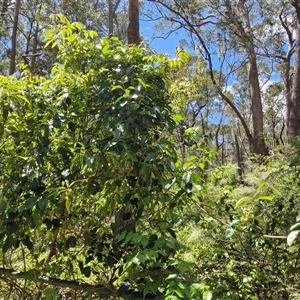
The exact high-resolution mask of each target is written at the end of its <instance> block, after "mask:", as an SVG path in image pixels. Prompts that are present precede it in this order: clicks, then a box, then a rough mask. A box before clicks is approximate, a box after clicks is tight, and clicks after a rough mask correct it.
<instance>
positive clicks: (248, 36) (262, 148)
mask: <svg viewBox="0 0 300 300" xmlns="http://www.w3.org/2000/svg"><path fill="white" fill-rule="evenodd" d="M237 13H238V15H239V17H240V19H241V21H242V25H241V27H240V31H241V32H240V34H241V36H242V37H243V39H244V41H243V44H244V46H245V48H246V51H247V56H248V74H249V87H250V98H251V113H252V127H253V133H252V141H251V142H250V151H251V152H252V153H256V154H262V155H267V154H268V150H267V147H266V144H265V140H264V126H263V125H264V123H263V110H262V99H261V91H260V84H259V73H258V67H257V57H256V53H255V48H254V41H253V34H252V28H251V23H250V18H249V13H248V11H247V8H246V6H245V0H238V1H237Z"/></svg>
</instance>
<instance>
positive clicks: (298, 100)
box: [287, 0, 300, 141]
mask: <svg viewBox="0 0 300 300" xmlns="http://www.w3.org/2000/svg"><path fill="white" fill-rule="evenodd" d="M290 3H291V5H292V6H293V7H294V8H295V12H296V13H295V17H296V19H295V64H294V75H293V84H292V93H291V97H290V98H289V99H288V98H287V100H289V101H287V135H288V140H289V141H291V140H292V139H294V138H295V137H296V136H297V135H300V0H291V1H290Z"/></svg>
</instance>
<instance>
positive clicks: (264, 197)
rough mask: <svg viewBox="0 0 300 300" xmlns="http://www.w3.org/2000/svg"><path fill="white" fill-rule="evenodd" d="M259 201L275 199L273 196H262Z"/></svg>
mask: <svg viewBox="0 0 300 300" xmlns="http://www.w3.org/2000/svg"><path fill="white" fill-rule="evenodd" d="M259 200H266V201H272V200H273V197H272V196H260V197H259Z"/></svg>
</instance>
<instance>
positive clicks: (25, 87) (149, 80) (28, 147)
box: [0, 17, 205, 299]
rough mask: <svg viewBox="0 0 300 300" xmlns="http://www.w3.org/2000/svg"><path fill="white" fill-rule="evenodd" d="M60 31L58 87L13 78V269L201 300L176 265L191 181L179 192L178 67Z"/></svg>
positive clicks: (8, 198)
mask: <svg viewBox="0 0 300 300" xmlns="http://www.w3.org/2000/svg"><path fill="white" fill-rule="evenodd" d="M60 21H61V22H62V23H61V25H59V26H58V27H57V28H56V29H55V31H48V32H47V33H46V38H47V40H48V42H47V44H48V45H49V46H52V47H55V46H57V47H58V51H59V61H58V62H57V63H56V64H55V65H54V66H53V68H52V73H51V75H50V76H49V78H42V77H36V76H31V74H30V72H28V71H27V70H26V69H25V70H24V72H23V75H22V76H21V78H20V79H16V78H15V77H2V78H1V106H2V119H1V123H2V130H1V187H2V193H1V209H0V213H1V228H2V232H1V239H0V240H1V249H2V251H3V259H2V265H3V266H4V267H6V268H13V269H17V270H19V271H21V270H22V271H23V272H26V273H25V274H26V276H25V275H24V278H28V279H31V280H37V278H38V276H40V275H43V276H50V277H59V278H61V279H69V280H84V281H87V282H89V283H91V284H92V283H93V284H97V285H98V284H99V283H101V285H103V286H105V288H104V291H103V292H102V291H101V287H98V289H99V292H98V293H99V294H100V295H101V294H104V295H108V296H109V295H117V294H118V295H120V296H122V295H123V293H125V294H126V293H128V294H130V293H137V295H136V298H140V299H141V298H142V297H143V296H146V295H150V296H151V295H154V296H157V295H159V294H165V293H166V294H170V293H171V294H173V290H175V292H176V291H177V289H178V291H177V295H178V297H179V298H185V297H187V295H190V294H189V293H192V294H191V295H193V294H195V293H197V288H194V289H193V287H192V286H191V285H190V284H189V285H188V286H189V288H187V286H186V283H183V281H182V280H180V276H183V274H185V273H186V272H188V271H189V265H188V264H186V263H184V262H183V261H181V260H180V259H177V258H176V255H175V254H176V252H177V251H179V250H180V249H181V248H182V246H181V245H180V244H179V243H178V241H177V239H176V233H175V231H174V228H173V227H174V223H176V222H177V219H178V218H179V215H180V214H181V213H182V208H183V206H184V201H185V200H184V199H185V196H184V194H185V193H190V192H191V183H190V182H188V180H186V179H185V178H183V184H181V187H178V188H174V189H171V186H172V185H173V184H175V182H176V181H178V179H177V177H176V176H177V175H176V174H175V162H176V152H175V148H174V143H173V142H172V138H171V137H170V136H171V134H172V130H173V128H174V124H175V123H174V121H173V120H172V118H171V111H170V106H169V100H168V98H167V91H166V83H165V78H166V73H165V72H166V71H165V69H166V68H167V67H168V66H167V65H166V64H167V60H165V59H164V58H163V57H162V58H161V59H160V60H159V61H158V60H157V59H159V57H157V58H156V57H155V56H150V55H149V54H148V53H147V51H145V50H143V49H142V48H139V47H127V46H124V45H122V43H121V42H120V41H119V40H118V39H117V38H114V37H112V38H110V39H101V40H98V39H97V38H96V37H95V36H96V34H95V33H94V32H89V31H85V30H83V27H82V25H81V24H77V23H73V24H71V23H69V22H68V20H66V19H65V18H63V17H60ZM53 37H54V38H53ZM173 64H174V63H173ZM185 181H186V183H185ZM12 256H13V259H11V257H12ZM185 276H188V275H185ZM168 277H169V278H170V280H169V281H168V280H166V279H167V278H168ZM186 280H187V279H186ZM169 284H171V286H172V289H171V290H170V289H169V287H168V286H169ZM35 289H36V288H35V287H34V286H32V290H31V292H32V293H34V290H35ZM109 289H112V291H111V293H109V292H107V290H109ZM203 289H205V287H203ZM37 290H39V291H42V290H43V286H42V285H41V286H39V287H37ZM114 290H115V291H114ZM21 292H22V291H21ZM139 293H140V296H139ZM191 295H190V296H188V297H189V298H190V297H192V298H193V296H191ZM150 296H149V297H150ZM154 296H153V297H154ZM19 297H20V299H21V296H19ZM85 297H87V295H86V296H85ZM49 299H50V298H49ZM133 299H135V298H133Z"/></svg>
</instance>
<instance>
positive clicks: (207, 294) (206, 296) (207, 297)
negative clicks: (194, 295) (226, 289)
mask: <svg viewBox="0 0 300 300" xmlns="http://www.w3.org/2000/svg"><path fill="white" fill-rule="evenodd" d="M211 299H212V293H211V292H210V291H205V292H204V293H203V300H211Z"/></svg>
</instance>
